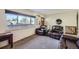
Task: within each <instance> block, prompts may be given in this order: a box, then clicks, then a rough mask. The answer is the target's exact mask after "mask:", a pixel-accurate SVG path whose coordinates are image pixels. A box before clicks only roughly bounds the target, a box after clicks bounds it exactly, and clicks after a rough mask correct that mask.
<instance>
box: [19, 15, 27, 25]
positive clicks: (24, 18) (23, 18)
mask: <svg viewBox="0 0 79 59" xmlns="http://www.w3.org/2000/svg"><path fill="white" fill-rule="evenodd" d="M18 24H26V17H25V16H18Z"/></svg>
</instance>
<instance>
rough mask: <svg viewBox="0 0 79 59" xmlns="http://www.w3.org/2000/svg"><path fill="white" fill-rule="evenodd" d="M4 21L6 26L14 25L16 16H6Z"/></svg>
mask: <svg viewBox="0 0 79 59" xmlns="http://www.w3.org/2000/svg"><path fill="white" fill-rule="evenodd" d="M6 19H7V22H8V25H16V24H17V15H14V14H6Z"/></svg>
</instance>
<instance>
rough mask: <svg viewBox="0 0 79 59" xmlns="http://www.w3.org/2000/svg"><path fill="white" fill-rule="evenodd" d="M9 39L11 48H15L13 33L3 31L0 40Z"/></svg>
mask: <svg viewBox="0 0 79 59" xmlns="http://www.w3.org/2000/svg"><path fill="white" fill-rule="evenodd" d="M5 40H8V44H9V45H10V48H13V34H12V33H2V34H0V42H2V41H5Z"/></svg>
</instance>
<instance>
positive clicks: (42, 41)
mask: <svg viewBox="0 0 79 59" xmlns="http://www.w3.org/2000/svg"><path fill="white" fill-rule="evenodd" d="M59 44H60V42H59V40H56V39H52V38H50V37H47V36H34V37H33V38H31V40H29V41H27V39H25V41H23V42H20V43H18V44H15V45H14V49H57V48H59Z"/></svg>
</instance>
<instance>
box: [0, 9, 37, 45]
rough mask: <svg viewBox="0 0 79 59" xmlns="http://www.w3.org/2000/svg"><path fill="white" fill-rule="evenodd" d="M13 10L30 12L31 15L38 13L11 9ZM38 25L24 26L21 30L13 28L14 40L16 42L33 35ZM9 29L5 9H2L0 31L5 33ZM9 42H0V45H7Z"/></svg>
mask: <svg viewBox="0 0 79 59" xmlns="http://www.w3.org/2000/svg"><path fill="white" fill-rule="evenodd" d="M11 10H12V11H16V12H20V13H24V14H29V15H36V13H34V12H31V11H28V10H22V9H11ZM35 28H36V27H34V26H33V27H30V28H24V29H19V30H13V31H11V32H12V33H13V41H14V42H16V41H18V40H21V39H23V38H25V37H28V36H30V35H33V34H34V33H35ZM6 31H7V22H6V18H5V10H2V9H0V33H4V32H6ZM7 44H8V43H7V42H6V41H4V42H0V47H2V46H5V45H7Z"/></svg>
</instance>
